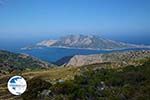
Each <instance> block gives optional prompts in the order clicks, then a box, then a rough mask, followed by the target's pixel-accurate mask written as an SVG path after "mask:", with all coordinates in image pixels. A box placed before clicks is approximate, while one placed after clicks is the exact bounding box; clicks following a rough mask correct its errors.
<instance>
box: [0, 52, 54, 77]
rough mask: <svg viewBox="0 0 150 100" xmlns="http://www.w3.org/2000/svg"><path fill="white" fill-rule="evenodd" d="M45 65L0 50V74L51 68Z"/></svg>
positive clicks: (23, 55) (35, 60) (38, 61)
mask: <svg viewBox="0 0 150 100" xmlns="http://www.w3.org/2000/svg"><path fill="white" fill-rule="evenodd" d="M52 66H53V64H50V63H47V62H45V61H42V60H40V59H37V58H35V57H32V56H29V55H27V54H16V53H12V52H9V51H5V50H0V73H1V74H2V73H3V74H6V73H7V72H12V71H15V70H16V71H18V70H20V71H21V70H32V69H42V68H49V67H52Z"/></svg>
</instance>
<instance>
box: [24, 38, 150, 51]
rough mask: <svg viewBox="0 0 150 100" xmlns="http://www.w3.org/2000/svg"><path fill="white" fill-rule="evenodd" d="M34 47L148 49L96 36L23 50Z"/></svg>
mask: <svg viewBox="0 0 150 100" xmlns="http://www.w3.org/2000/svg"><path fill="white" fill-rule="evenodd" d="M34 47H36V48H37V47H38V48H41V47H63V48H78V49H79V48H80V49H96V50H100V49H108V50H112V49H113V50H114V49H127V48H150V46H144V45H135V44H129V43H123V42H118V41H113V40H109V39H103V38H101V37H99V36H96V35H67V36H64V37H61V38H60V39H58V40H44V41H42V42H40V43H37V44H36V46H31V47H27V48H23V49H32V48H34Z"/></svg>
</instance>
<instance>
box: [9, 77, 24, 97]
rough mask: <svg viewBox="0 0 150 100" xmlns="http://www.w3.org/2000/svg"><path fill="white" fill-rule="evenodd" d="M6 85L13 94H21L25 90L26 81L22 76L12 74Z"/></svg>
mask: <svg viewBox="0 0 150 100" xmlns="http://www.w3.org/2000/svg"><path fill="white" fill-rule="evenodd" d="M7 87H8V90H9V91H10V93H12V94H13V95H21V94H22V93H24V92H25V90H26V88H27V83H26V81H25V79H24V78H23V77H21V76H13V77H11V78H10V79H9V81H8V84H7Z"/></svg>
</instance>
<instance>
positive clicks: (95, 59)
mask: <svg viewBox="0 0 150 100" xmlns="http://www.w3.org/2000/svg"><path fill="white" fill-rule="evenodd" d="M148 57H150V51H149V50H142V51H124V52H114V53H108V54H92V55H75V56H73V57H66V59H65V57H64V58H62V59H60V60H58V61H57V62H56V64H57V63H58V64H60V63H59V62H61V64H62V65H64V66H83V65H89V64H96V63H106V62H112V63H114V62H115V63H122V64H124V65H128V64H134V63H135V64H136V62H135V61H136V60H140V59H144V58H148Z"/></svg>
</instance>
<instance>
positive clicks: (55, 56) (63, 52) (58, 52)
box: [0, 39, 140, 62]
mask: <svg viewBox="0 0 150 100" xmlns="http://www.w3.org/2000/svg"><path fill="white" fill-rule="evenodd" d="M18 41H21V42H18ZM39 41H41V40H33V39H32V41H31V39H29V40H27V39H26V40H14V41H12V39H11V40H8V39H5V41H4V40H2V39H1V40H0V49H4V50H8V51H12V52H15V53H25V54H29V55H31V56H34V57H37V58H39V59H42V60H44V61H48V62H56V61H57V60H59V59H61V58H62V57H65V56H73V55H88V54H100V53H102V54H104V53H110V52H115V51H114V50H112V51H108V50H85V49H67V48H42V49H32V50H21V48H22V47H26V46H29V45H34V44H35V43H37V42H39ZM127 50H131V49H126V50H120V51H127ZM132 50H140V49H132Z"/></svg>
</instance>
